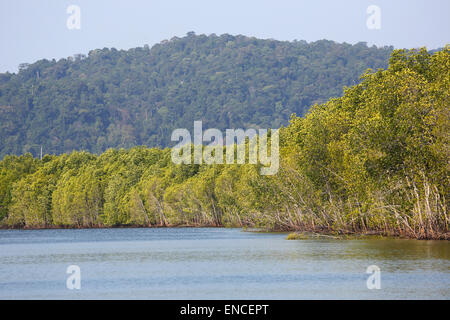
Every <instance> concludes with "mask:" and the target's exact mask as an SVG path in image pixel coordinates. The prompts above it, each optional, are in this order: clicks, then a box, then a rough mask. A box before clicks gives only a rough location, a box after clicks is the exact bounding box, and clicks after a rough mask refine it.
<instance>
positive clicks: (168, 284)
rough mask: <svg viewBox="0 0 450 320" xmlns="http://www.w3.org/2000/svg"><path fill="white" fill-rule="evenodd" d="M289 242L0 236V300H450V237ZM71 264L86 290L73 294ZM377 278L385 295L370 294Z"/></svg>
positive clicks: (192, 231)
mask: <svg viewBox="0 0 450 320" xmlns="http://www.w3.org/2000/svg"><path fill="white" fill-rule="evenodd" d="M285 238H286V234H280V233H278V234H277V233H253V232H244V231H242V230H240V229H220V228H170V229H169V228H168V229H163V228H161V229H146V228H142V229H134V228H130V229H82V230H0V299H447V300H448V299H450V242H449V241H417V240H402V239H395V240H392V239H387V240H384V239H382V240H380V239H370V240H334V239H330V240H328V239H325V240H323V239H320V240H317V239H315V240H291V241H288V240H285ZM70 265H76V266H79V268H80V269H79V270H80V277H79V279H80V284H81V288H80V289H68V288H67V284H66V282H67V279H68V278H69V277H72V275H71V274H68V273H66V271H67V268H68V267H69V266H70ZM371 265H376V266H377V267H378V268H379V270H380V273H379V278H378V279H379V282H378V281H377V277H376V275H374V274H368V273H366V271H367V268H368V267H369V266H371ZM371 276H372V280H373V279H375V280H373V281H371V282H370V283H371V284H372V285H377V284H379V285H380V289H368V287H367V279H368V278H369V277H371ZM374 281H375V282H374ZM72 283H76V282H72Z"/></svg>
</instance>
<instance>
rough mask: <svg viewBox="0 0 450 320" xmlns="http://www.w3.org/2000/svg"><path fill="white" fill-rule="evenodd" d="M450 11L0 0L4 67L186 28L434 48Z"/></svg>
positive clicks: (419, 6)
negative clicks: (74, 12) (374, 18)
mask: <svg viewBox="0 0 450 320" xmlns="http://www.w3.org/2000/svg"><path fill="white" fill-rule="evenodd" d="M72 4H75V5H78V6H79V7H80V9H81V29H80V30H69V29H68V28H67V26H66V21H67V18H68V17H69V14H67V13H66V9H67V7H68V6H69V5H72ZM369 5H377V6H379V7H380V9H381V29H380V30H369V29H368V28H367V26H366V20H367V18H368V15H367V13H366V9H367V7H368V6H369ZM449 13H450V1H449V0H342V1H337V0H309V1H303V0H290V1H289V0H272V1H268V0H222V1H215V0H159V1H156V0H147V1H144V0H120V1H116V0H69V1H66V0H32V1H31V0H0V44H1V50H0V72H5V71H10V72H16V71H17V67H18V65H19V63H23V62H28V63H32V62H35V61H36V60H38V59H42V58H47V59H52V58H56V59H59V58H63V57H68V56H71V55H73V54H75V53H85V54H86V53H88V52H89V50H92V49H96V48H104V47H115V48H117V49H129V48H132V47H137V46H143V45H144V44H148V45H150V46H152V45H153V44H155V43H158V42H160V41H162V40H164V39H170V38H172V37H173V36H183V35H185V34H186V33H187V32H189V31H194V32H195V33H197V34H202V33H204V34H211V33H215V34H217V35H220V34H223V33H230V34H234V35H236V34H243V35H247V36H255V37H258V38H274V39H277V40H294V39H298V40H306V41H308V42H309V41H315V40H320V39H329V40H334V41H338V42H347V43H356V42H359V41H365V42H367V43H368V44H369V45H372V44H375V45H378V46H382V45H393V46H394V47H396V48H411V47H421V46H427V47H428V48H429V49H434V48H437V47H442V46H444V45H445V44H446V43H450V39H449V38H450V37H449V32H450V19H449V18H448V14H449Z"/></svg>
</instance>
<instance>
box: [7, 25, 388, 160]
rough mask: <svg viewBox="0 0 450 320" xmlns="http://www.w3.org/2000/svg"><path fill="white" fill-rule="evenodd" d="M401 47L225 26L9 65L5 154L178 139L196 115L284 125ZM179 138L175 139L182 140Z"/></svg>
mask: <svg viewBox="0 0 450 320" xmlns="http://www.w3.org/2000/svg"><path fill="white" fill-rule="evenodd" d="M391 51H392V47H384V48H376V47H371V48H369V47H367V46H366V44H364V43H359V44H356V45H350V44H338V43H335V42H332V41H326V40H322V41H317V42H311V43H307V42H305V41H294V42H286V41H275V40H259V39H255V38H249V37H245V36H231V35H228V34H224V35H221V36H216V35H210V36H205V35H198V36H196V35H195V34H193V33H189V34H188V35H187V36H186V37H183V38H177V37H175V38H173V39H171V40H170V41H163V42H162V43H160V44H156V45H155V46H153V47H152V48H151V49H150V48H148V46H146V47H142V48H135V49H130V50H127V51H124V50H116V49H114V48H112V49H107V48H105V49H102V50H92V51H90V52H89V55H88V56H87V57H83V56H82V55H77V56H76V57H75V58H72V57H70V58H68V59H61V60H59V61H55V60H52V61H48V60H40V61H38V62H36V63H33V64H29V65H26V66H24V67H23V68H21V70H20V72H19V73H18V74H10V73H5V74H0V136H1V139H0V159H1V158H3V157H4V156H5V155H7V154H23V153H26V152H31V153H32V154H33V155H35V156H38V154H39V153H40V147H41V146H42V147H43V149H44V152H45V153H48V154H62V153H68V152H71V151H72V150H86V151H89V152H92V153H96V154H100V153H102V152H104V151H105V150H106V149H108V148H130V147H133V146H137V145H147V146H150V147H157V146H159V147H166V146H171V141H170V136H171V132H172V131H173V130H174V129H175V128H189V129H190V128H192V124H193V121H194V120H203V122H204V124H205V126H208V127H214V128H218V129H221V130H223V129H225V128H250V127H262V128H278V127H280V125H286V124H287V123H288V120H289V117H290V115H291V113H293V112H295V113H297V114H298V115H303V114H304V113H305V112H306V111H307V108H308V107H309V106H310V105H311V104H314V103H316V102H324V101H326V100H327V99H328V98H329V97H337V96H340V95H341V94H342V87H343V86H346V85H353V84H355V83H356V82H357V81H358V77H359V75H360V74H361V73H362V72H363V71H364V70H366V69H367V68H369V67H370V68H374V69H377V68H385V67H386V66H387V62H388V57H389V54H390V53H391ZM172 145H173V144H172Z"/></svg>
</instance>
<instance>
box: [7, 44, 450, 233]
mask: <svg viewBox="0 0 450 320" xmlns="http://www.w3.org/2000/svg"><path fill="white" fill-rule="evenodd" d="M449 88H450V48H449V47H446V48H444V49H443V50H441V51H438V52H435V53H433V54H430V53H428V52H427V51H426V50H425V49H421V50H411V51H404V50H396V51H394V52H393V54H392V55H391V58H390V63H389V67H388V68H387V69H386V70H378V71H372V70H368V71H367V72H366V73H365V74H364V75H363V76H362V78H361V82H360V83H359V84H356V85H354V86H352V87H349V88H345V90H344V95H343V96H342V97H340V98H332V99H330V100H329V101H328V102H326V103H323V104H316V105H314V106H313V107H312V108H311V110H310V111H309V112H308V113H307V114H306V115H305V116H304V117H297V116H295V115H293V116H292V117H291V120H290V123H289V125H288V126H287V127H282V128H281V129H280V157H281V159H280V169H279V172H278V174H276V175H273V176H263V175H260V174H259V170H258V165H251V164H232V165H229V164H223V165H205V164H203V165H175V164H173V163H172V161H171V159H170V154H171V152H170V149H157V148H153V149H149V148H146V147H134V148H131V149H128V150H125V149H109V150H107V151H106V152H104V153H103V154H101V155H93V154H90V153H87V152H73V153H71V154H70V155H67V154H63V155H59V156H45V157H44V158H43V159H42V160H37V159H34V158H33V157H31V155H29V154H27V155H24V156H20V157H17V156H7V157H5V158H4V160H3V161H1V162H0V188H1V189H0V200H1V203H0V205H1V207H0V209H1V210H2V211H1V212H2V218H3V220H2V223H3V225H5V226H18V227H51V226H71V227H92V226H114V225H139V226H172V225H191V226H192V225H197V226H198V225H202V226H222V225H225V226H251V227H262V228H266V229H271V230H303V231H313V232H317V231H327V232H333V233H353V232H359V233H381V234H396V235H406V236H410V237H416V238H426V239H431V238H433V239H441V238H447V239H448V238H449V217H448V212H447V208H448V205H449V203H448V201H449V200H448V199H449V198H450V195H449V190H450V185H449V170H450V166H449V161H448V159H450V154H449V152H450V151H449V150H450V149H449V132H450V130H449V129H450V128H449V126H450V119H449V108H448V106H449V105H450V101H449V99H450V97H449Z"/></svg>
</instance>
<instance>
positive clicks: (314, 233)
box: [0, 224, 450, 241]
mask: <svg viewBox="0 0 450 320" xmlns="http://www.w3.org/2000/svg"><path fill="white" fill-rule="evenodd" d="M145 228H147V229H164V228H165V229H172V228H217V229H230V228H236V229H241V230H242V231H245V232H254V233H284V234H286V235H287V236H286V240H311V239H335V240H355V239H367V238H369V237H377V238H380V239H386V238H390V239H405V240H435V241H436V240H437V241H445V240H447V241H449V240H450V233H445V234H440V235H438V236H437V237H434V238H433V237H429V238H427V237H423V238H417V237H412V236H408V235H406V234H396V233H386V232H381V231H366V232H353V231H342V230H337V231H333V230H322V229H316V230H311V229H306V228H305V229H303V230H301V229H298V230H270V229H264V228H257V227H246V226H223V225H222V226H218V225H187V224H177V225H148V226H145V225H116V226H102V225H97V226H90V227H74V226H45V227H14V226H4V225H0V230H83V229H145Z"/></svg>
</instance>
